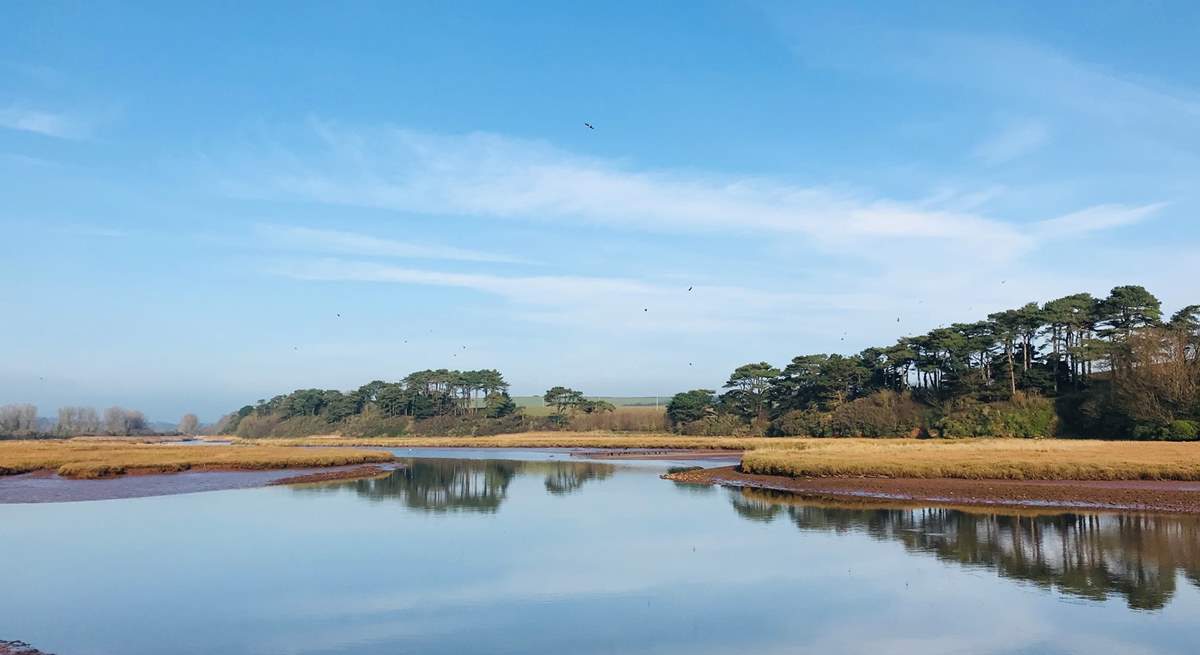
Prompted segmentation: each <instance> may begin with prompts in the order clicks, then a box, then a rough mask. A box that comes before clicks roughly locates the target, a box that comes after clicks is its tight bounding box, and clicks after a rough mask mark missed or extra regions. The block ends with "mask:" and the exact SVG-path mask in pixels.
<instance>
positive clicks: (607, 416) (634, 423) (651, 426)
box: [570, 407, 668, 433]
mask: <svg viewBox="0 0 1200 655" xmlns="http://www.w3.org/2000/svg"><path fill="white" fill-rule="evenodd" d="M570 426H571V429H572V430H574V431H578V432H588V431H590V430H605V431H609V430H611V431H617V432H639V433H645V432H666V431H667V427H668V426H667V410H666V408H664V407H618V408H616V409H614V410H613V411H611V412H598V413H594V414H582V413H580V414H576V415H575V416H573V417H571V424H570Z"/></svg>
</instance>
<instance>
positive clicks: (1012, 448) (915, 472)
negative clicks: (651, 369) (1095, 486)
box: [742, 439, 1200, 480]
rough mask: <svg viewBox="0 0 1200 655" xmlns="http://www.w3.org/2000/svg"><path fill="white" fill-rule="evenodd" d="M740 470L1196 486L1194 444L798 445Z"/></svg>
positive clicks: (1199, 466) (1198, 454)
mask: <svg viewBox="0 0 1200 655" xmlns="http://www.w3.org/2000/svg"><path fill="white" fill-rule="evenodd" d="M773 441H774V440H773ZM773 445H774V444H772V446H773ZM742 470H744V471H746V472H747V473H760V474H765V475H787V476H792V477H884V478H964V479H997V480H1200V443H1169V442H1144V441H1082V440H1080V441H1074V440H1013V439H970V440H962V441H934V440H917V439H799V440H795V441H793V442H792V443H789V444H779V447H767V448H763V449H760V450H754V451H751V452H747V453H746V454H745V456H744V457H743V458H742Z"/></svg>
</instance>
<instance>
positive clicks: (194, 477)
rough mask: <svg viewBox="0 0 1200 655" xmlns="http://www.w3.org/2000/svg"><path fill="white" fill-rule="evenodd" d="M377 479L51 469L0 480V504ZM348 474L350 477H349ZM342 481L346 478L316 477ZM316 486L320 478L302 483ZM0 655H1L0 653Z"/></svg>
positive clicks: (323, 471)
mask: <svg viewBox="0 0 1200 655" xmlns="http://www.w3.org/2000/svg"><path fill="white" fill-rule="evenodd" d="M364 468H370V469H372V471H371V472H370V474H369V476H374V475H381V474H383V473H385V472H387V471H390V470H391V469H392V468H395V467H389V466H370V467H364V466H361V465H351V466H338V467H331V468H291V469H273V470H260V471H246V470H213V469H206V470H189V471H183V472H180V473H141V474H137V475H124V476H121V477H115V478H103V479H97V480H78V479H73V478H64V477H62V476H60V475H58V474H56V473H54V472H52V471H36V472H34V473H23V474H21V475H8V476H0V504H4V503H66V502H77V501H83V500H114V499H119V498H144V497H147V496H170V495H173V494H188V493H197V492H201V491H223V490H227V489H250V488H254V487H263V486H267V485H270V484H287V483H286V482H283V481H285V480H289V479H293V480H295V479H297V478H307V477H309V476H321V475H347V474H348V475H351V477H369V476H368V475H367V474H366V472H364V471H363V469H364ZM350 472H354V473H350ZM322 479H327V480H332V479H348V478H322ZM307 481H310V482H316V481H320V480H307ZM0 655H4V653H3V652H2V651H0Z"/></svg>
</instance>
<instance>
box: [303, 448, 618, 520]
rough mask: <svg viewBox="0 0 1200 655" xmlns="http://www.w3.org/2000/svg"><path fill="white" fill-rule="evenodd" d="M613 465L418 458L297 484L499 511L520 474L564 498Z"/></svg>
mask: <svg viewBox="0 0 1200 655" xmlns="http://www.w3.org/2000/svg"><path fill="white" fill-rule="evenodd" d="M614 468H615V467H614V466H613V465H612V464H595V463H587V462H519V461H507V460H468V459H433V458H416V459H410V460H406V461H404V468H401V469H397V470H395V471H393V472H392V473H391V474H390V475H387V476H385V477H381V478H373V479H366V480H351V481H347V482H333V483H323V484H318V485H308V486H297V487H295V489H296V491H297V492H299V493H325V492H341V491H345V490H353V491H354V492H355V493H357V494H358V495H360V496H363V497H364V498H368V499H370V500H374V501H399V502H401V503H403V504H404V505H405V506H406V507H410V508H412V509H419V510H424V511H427V512H439V513H441V512H482V513H491V512H495V511H496V510H497V509H499V507H500V504H501V503H503V502H504V499H505V497H506V494H507V492H508V485H509V483H511V482H512V481H513V479H514V478H516V477H517V476H518V475H539V474H542V475H545V486H546V491H547V492H549V493H551V494H555V495H564V494H569V493H573V492H575V491H577V490H579V489H580V488H581V487H582V486H583V485H584V483H586V482H588V481H589V480H604V479H606V478H608V477H609V476H611V475H612V473H613V469H614Z"/></svg>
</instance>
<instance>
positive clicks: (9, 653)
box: [0, 639, 52, 655]
mask: <svg viewBox="0 0 1200 655" xmlns="http://www.w3.org/2000/svg"><path fill="white" fill-rule="evenodd" d="M0 655H52V654H51V653H46V652H43V651H40V650H38V649H36V648H34V647H33V646H30V645H29V644H27V643H25V642H23V641H4V640H3V639H0Z"/></svg>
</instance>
